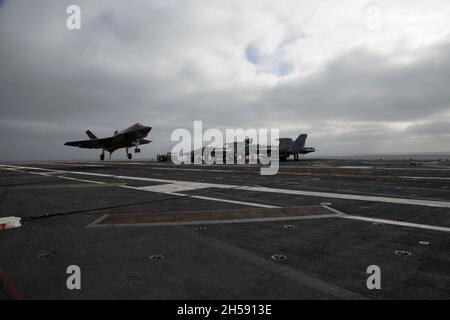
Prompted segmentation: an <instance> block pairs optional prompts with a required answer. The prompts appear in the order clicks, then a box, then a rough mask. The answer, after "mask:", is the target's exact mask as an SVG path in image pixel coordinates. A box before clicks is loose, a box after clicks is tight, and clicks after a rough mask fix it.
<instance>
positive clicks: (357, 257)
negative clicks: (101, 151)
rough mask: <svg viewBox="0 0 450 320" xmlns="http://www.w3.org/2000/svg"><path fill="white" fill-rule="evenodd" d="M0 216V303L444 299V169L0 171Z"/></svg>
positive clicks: (75, 165) (75, 166)
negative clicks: (377, 276) (71, 272)
mask: <svg viewBox="0 0 450 320" xmlns="http://www.w3.org/2000/svg"><path fill="white" fill-rule="evenodd" d="M0 217H20V218H21V221H20V224H21V225H20V226H18V227H16V228H10V229H3V230H0V275H1V277H0V299H19V298H23V299H58V298H61V299H449V298H450V256H449V248H450V162H448V161H421V162H411V161H400V160H392V161H391V160H384V161H383V160H371V161H364V160H303V161H286V162H281V163H280V170H279V173H278V174H277V175H275V176H262V175H260V171H259V167H258V166H256V165H213V166H209V165H182V166H175V165H172V164H168V163H158V162H146V161H128V162H127V161H106V162H96V161H93V162H48V163H27V164H2V165H0ZM70 265H76V266H79V268H80V270H81V279H82V280H81V283H82V285H81V286H82V287H81V290H68V288H67V286H66V285H67V284H66V280H67V277H68V274H67V273H66V271H67V267H68V266H70ZM371 265H376V266H378V267H379V268H380V270H381V288H380V289H377V290H370V289H369V288H368V286H367V279H368V277H369V276H370V274H368V273H367V268H368V267H369V266H371Z"/></svg>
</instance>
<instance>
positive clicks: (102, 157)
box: [100, 150, 105, 161]
mask: <svg viewBox="0 0 450 320" xmlns="http://www.w3.org/2000/svg"><path fill="white" fill-rule="evenodd" d="M100 160H101V161H103V160H105V150H103V151H102V154H101V155H100Z"/></svg>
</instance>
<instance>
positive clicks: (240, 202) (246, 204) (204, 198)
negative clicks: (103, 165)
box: [119, 185, 281, 208]
mask: <svg viewBox="0 0 450 320" xmlns="http://www.w3.org/2000/svg"><path fill="white" fill-rule="evenodd" d="M119 187H121V188H125V189H133V190H139V191H150V192H158V193H164V194H168V195H172V196H179V197H186V198H194V199H200V200H209V201H217V202H225V203H233V204H241V205H244V206H250V207H258V208H281V207H279V206H272V205H268V204H262V203H256V202H245V201H237V200H229V199H222V198H213V197H205V196H198V195H191V194H186V193H178V192H163V191H153V190H147V189H145V188H144V189H143V188H142V187H132V186H126V185H123V186H119Z"/></svg>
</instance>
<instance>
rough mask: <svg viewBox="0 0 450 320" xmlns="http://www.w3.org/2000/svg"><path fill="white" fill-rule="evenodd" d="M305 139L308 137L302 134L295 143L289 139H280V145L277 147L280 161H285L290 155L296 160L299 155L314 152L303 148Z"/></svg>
mask: <svg viewBox="0 0 450 320" xmlns="http://www.w3.org/2000/svg"><path fill="white" fill-rule="evenodd" d="M307 137H308V135H307V134H306V133H303V134H301V135H299V136H298V137H297V139H296V140H295V141H294V140H292V139H291V138H280V139H279V141H280V144H279V146H278V152H279V155H280V160H286V159H287V158H289V156H291V155H293V156H294V159H295V160H298V159H299V155H301V154H307V153H310V152H314V151H316V149H314V148H311V147H305V143H306V138H307Z"/></svg>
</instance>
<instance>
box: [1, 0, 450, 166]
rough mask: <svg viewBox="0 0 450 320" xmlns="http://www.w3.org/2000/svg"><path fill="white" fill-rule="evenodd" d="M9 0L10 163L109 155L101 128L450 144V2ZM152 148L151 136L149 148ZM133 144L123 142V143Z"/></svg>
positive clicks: (428, 146) (410, 147) (335, 150)
mask: <svg viewBox="0 0 450 320" xmlns="http://www.w3.org/2000/svg"><path fill="white" fill-rule="evenodd" d="M391 2H392V1H385V2H376V3H373V2H365V1H345V2H344V3H339V4H337V3H336V4H332V3H329V1H310V2H308V1H302V2H301V3H300V2H299V1H277V2H273V1H226V2H222V1H220V2H219V1H206V0H205V1H176V0H158V1H137V0H134V1H112V0H110V1H95V2H94V1H77V4H78V5H79V6H80V7H81V12H82V29H81V30H79V31H70V30H68V29H67V28H66V26H65V20H66V18H67V14H66V12H65V11H66V8H67V6H68V5H70V4H72V3H73V1H56V0H55V1H39V2H37V1H36V2H30V1H22V0H14V1H8V0H7V1H3V2H0V70H1V72H0V98H1V99H0V111H1V114H2V117H1V119H0V143H1V146H2V150H3V152H2V153H1V156H0V160H3V161H10V160H38V159H80V158H86V159H88V158H93V159H95V158H96V157H97V155H96V154H95V151H84V150H78V149H72V148H68V147H64V146H63V144H64V142H65V141H67V140H72V139H83V138H84V133H83V132H84V131H85V130H86V129H91V130H92V131H93V132H94V133H95V134H96V135H98V136H106V135H110V134H112V132H113V131H114V130H115V129H121V128H124V127H126V126H128V125H131V124H132V123H134V122H137V121H140V122H143V123H145V124H148V125H151V126H153V131H152V134H151V140H153V141H154V143H152V144H151V145H150V146H146V147H145V153H144V155H146V156H147V157H152V156H153V157H154V155H155V154H156V153H160V152H166V151H169V150H170V148H171V146H172V145H173V143H172V142H170V133H171V132H172V130H173V129H175V128H180V127H182V128H188V129H189V128H191V127H192V125H193V121H194V120H203V122H204V126H205V127H216V128H226V127H231V128H239V127H241V128H262V127H268V128H279V129H280V130H281V135H282V136H291V137H294V136H296V135H297V134H298V133H300V132H308V133H309V135H310V136H309V139H308V144H309V145H312V146H315V147H317V148H318V149H319V153H318V155H320V154H322V155H325V154H327V155H332V154H346V153H347V154H355V153H377V152H383V153H384V152H392V151H397V152H425V151H448V150H449V149H450V148H449V147H448V141H449V140H450V139H449V138H450V93H449V92H450V91H449V90H448V89H447V88H448V82H449V80H450V62H449V61H450V59H449V58H450V42H449V40H450V39H449V30H450V22H449V21H450V19H449V18H450V5H449V4H448V2H446V1H427V2H426V3H424V2H423V1H417V3H416V2H414V1H396V2H395V4H394V3H391ZM143 149H144V148H143ZM122 153H123V154H124V152H118V154H120V155H121V156H122Z"/></svg>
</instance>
